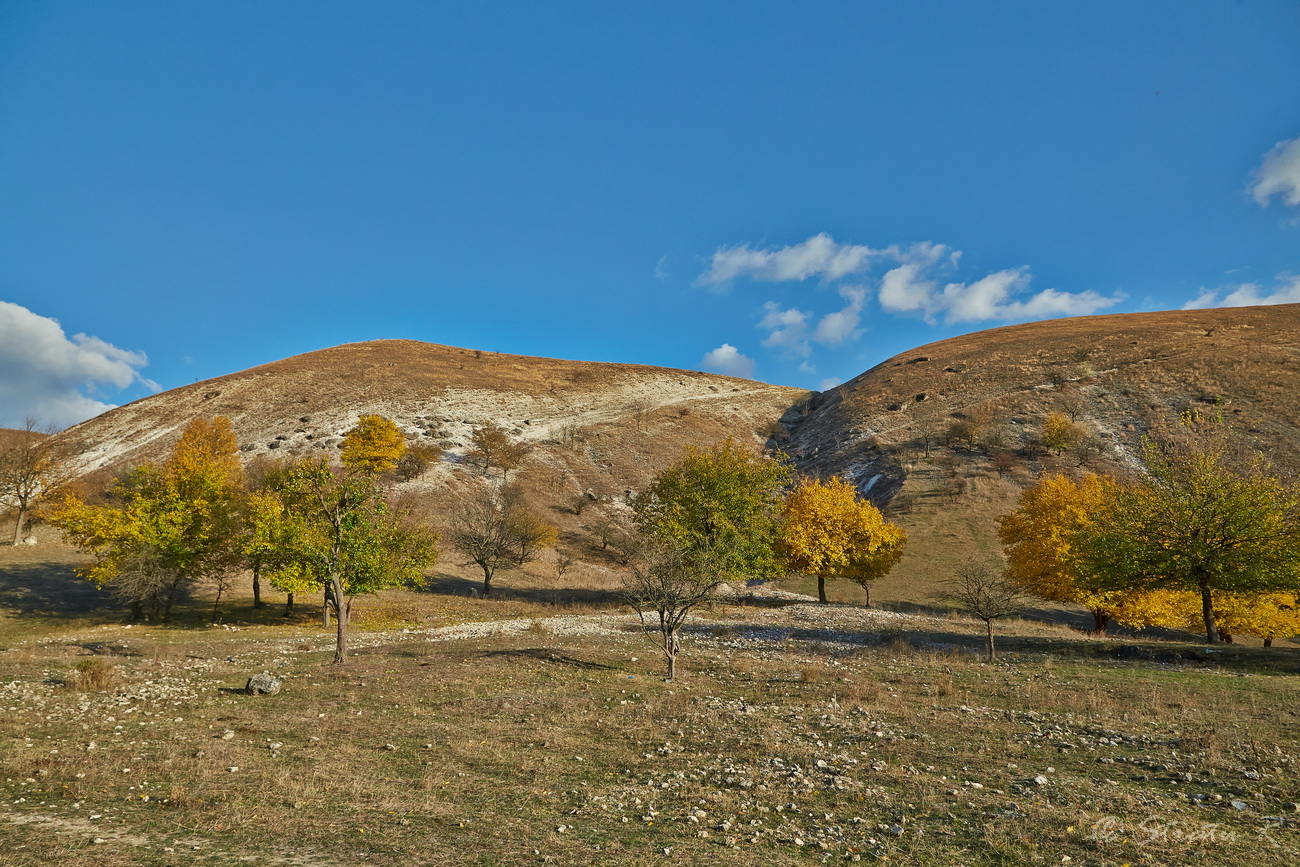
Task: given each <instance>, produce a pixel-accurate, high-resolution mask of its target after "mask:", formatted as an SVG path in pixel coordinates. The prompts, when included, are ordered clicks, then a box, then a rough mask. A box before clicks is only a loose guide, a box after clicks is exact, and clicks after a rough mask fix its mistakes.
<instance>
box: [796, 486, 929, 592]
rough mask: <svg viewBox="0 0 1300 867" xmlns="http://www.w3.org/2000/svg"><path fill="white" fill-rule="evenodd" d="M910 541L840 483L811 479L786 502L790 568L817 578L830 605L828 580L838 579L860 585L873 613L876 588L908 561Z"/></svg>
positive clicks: (869, 505)
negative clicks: (905, 552)
mask: <svg viewBox="0 0 1300 867" xmlns="http://www.w3.org/2000/svg"><path fill="white" fill-rule="evenodd" d="M906 541H907V535H906V534H905V533H904V532H903V531H902V529H901V528H899V527H898V526H897V525H895V524H890V523H887V522H886V521H885V519H884V518H883V517H882V516H881V514H880V510H879V509H877V508H876V507H875V506H873V505H871V504H870V503H868V502H865V501H863V500H861V499H860V498H859V497H858V495H857V491H856V490H855V489H854V487H853V486H852V485H851V484H849V483H848V482H846V481H844V480H843V479H841V478H839V477H834V478H831V479H830V480H828V481H825V482H822V481H816V480H809V479H805V480H804V481H802V482H800V484H799V485H798V487H796V488H795V490H794V491H792V492H791V493H790V495H789V496H788V497H787V498H786V500H785V508H784V516H783V522H782V526H781V536H780V550H781V553H782V556H783V557H784V559H785V562H786V565H787V566H788V567H789V568H790V569H792V570H793V571H796V572H803V573H806V574H809V575H816V576H817V596H818V599H819V600H820V601H822V602H826V578H827V576H838V577H842V578H847V579H849V580H851V581H854V582H856V583H857V584H859V585H860V586H861V587H862V589H863V590H864V591H866V594H867V596H866V605H867V607H868V608H869V607H871V583H872V582H873V581H874V580H876V579H877V578H880V577H882V576H884V575H885V574H887V573H888V572H889V570H890V569H892V568H893V567H894V565H895V564H896V563H897V562H898V560H899V558H901V557H902V556H903V544H904V543H905V542H906Z"/></svg>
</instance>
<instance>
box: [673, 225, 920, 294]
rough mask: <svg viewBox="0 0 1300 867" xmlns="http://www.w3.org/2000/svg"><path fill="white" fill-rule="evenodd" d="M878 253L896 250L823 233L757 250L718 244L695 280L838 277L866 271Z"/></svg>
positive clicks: (772, 280)
mask: <svg viewBox="0 0 1300 867" xmlns="http://www.w3.org/2000/svg"><path fill="white" fill-rule="evenodd" d="M878 256H894V257H896V256H898V250H897V248H894V247H888V248H885V249H883V250H874V249H872V248H871V247H866V246H863V245H861V244H837V243H835V240H834V239H833V238H831V236H830V235H828V234H826V233H825V232H823V233H821V234H820V235H813V236H812V237H811V238H809V239H808V240H806V241H804V242H803V243H801V244H795V245H793V246H789V247H781V248H779V249H776V250H758V249H755V248H753V247H751V246H749V245H748V244H740V245H738V246H735V247H719V248H718V249H717V251H715V252H714V254H713V258H712V259H711V260H710V263H709V270H708V271H707V272H706V273H704V274H701V275H700V276H699V278H698V279H697V280H696V281H695V282H696V283H698V284H703V285H708V286H716V285H720V284H725V283H729V282H731V281H732V280H734V279H735V278H737V277H749V278H750V279H753V280H762V281H765V282H768V283H777V282H781V281H785V280H807V279H808V278H809V277H822V278H823V279H826V280H838V279H840V278H841V277H847V276H848V275H850V274H857V273H861V272H862V271H865V270H867V268H869V267H870V265H871V260H872V259H873V258H875V257H878Z"/></svg>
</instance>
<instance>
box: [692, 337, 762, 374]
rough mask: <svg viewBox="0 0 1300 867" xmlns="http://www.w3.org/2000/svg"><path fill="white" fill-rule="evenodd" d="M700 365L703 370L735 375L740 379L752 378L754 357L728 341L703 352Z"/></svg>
mask: <svg viewBox="0 0 1300 867" xmlns="http://www.w3.org/2000/svg"><path fill="white" fill-rule="evenodd" d="M701 365H702V366H703V367H704V369H705V370H710V371H713V372H714V373H721V374H723V375H724V376H736V377H739V378H741V379H753V378H754V359H752V358H750V357H749V356H747V355H743V354H742V353H741V352H740V350H738V349H737V348H736V347H734V346H732V345H731V344H730V343H724V344H722V345H721V346H719V347H718V348H717V349H713V350H710V351H709V352H706V353H705V354H704V359H703V360H702V361H701Z"/></svg>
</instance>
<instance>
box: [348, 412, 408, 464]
mask: <svg viewBox="0 0 1300 867" xmlns="http://www.w3.org/2000/svg"><path fill="white" fill-rule="evenodd" d="M405 453H406V437H405V436H403V435H402V431H401V430H400V429H399V428H398V427H397V425H396V424H394V423H393V421H392V420H391V419H388V418H385V417H384V416H382V415H363V416H361V418H360V419H358V420H357V423H356V424H355V425H353V427H352V429H351V430H349V431H348V432H347V433H346V434H344V435H343V449H342V455H341V456H342V459H343V465H344V466H345V467H347V468H348V469H350V470H361V471H363V472H369V473H382V472H384V471H385V470H391V469H392V468H393V467H395V466H397V462H398V461H399V460H401V458H402V455H404V454H405Z"/></svg>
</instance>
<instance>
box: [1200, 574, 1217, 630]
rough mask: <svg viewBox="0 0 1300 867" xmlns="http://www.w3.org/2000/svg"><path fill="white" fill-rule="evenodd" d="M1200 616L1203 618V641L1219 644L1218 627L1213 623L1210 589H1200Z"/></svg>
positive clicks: (1212, 601)
mask: <svg viewBox="0 0 1300 867" xmlns="http://www.w3.org/2000/svg"><path fill="white" fill-rule="evenodd" d="M1201 616H1203V617H1204V618H1205V640H1206V641H1207V642H1208V643H1210V644H1218V643H1219V627H1218V626H1217V625H1216V624H1215V622H1214V600H1213V599H1212V598H1211V597H1210V588H1209V587H1204V586H1202V587H1201Z"/></svg>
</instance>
